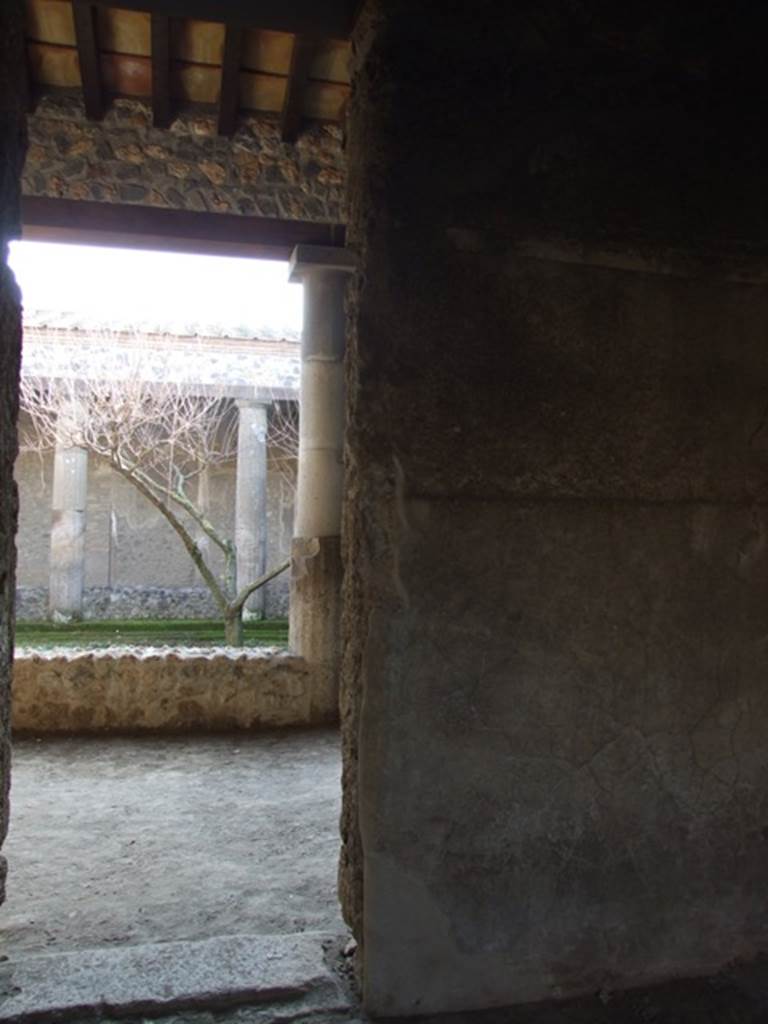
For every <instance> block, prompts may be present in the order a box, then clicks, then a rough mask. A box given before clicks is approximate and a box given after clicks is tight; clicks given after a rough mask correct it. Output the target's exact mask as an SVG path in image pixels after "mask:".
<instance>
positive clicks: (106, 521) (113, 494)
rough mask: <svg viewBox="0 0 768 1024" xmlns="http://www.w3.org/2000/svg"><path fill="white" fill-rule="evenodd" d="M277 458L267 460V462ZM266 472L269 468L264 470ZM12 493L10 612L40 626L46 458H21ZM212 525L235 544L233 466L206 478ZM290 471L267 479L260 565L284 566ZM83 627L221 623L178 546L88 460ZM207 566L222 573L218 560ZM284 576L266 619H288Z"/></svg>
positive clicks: (47, 504)
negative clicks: (15, 496)
mask: <svg viewBox="0 0 768 1024" xmlns="http://www.w3.org/2000/svg"><path fill="white" fill-rule="evenodd" d="M274 454H275V453H274V450H273V449H270V450H269V453H268V458H269V455H272V456H273V457H274ZM268 465H269V462H268ZM15 475H16V480H17V481H18V485H19V500H20V511H19V532H18V539H17V546H18V574H17V608H16V613H17V617H18V618H19V619H40V618H46V617H47V615H48V609H47V588H48V573H49V557H50V533H51V514H52V513H51V493H52V475H53V458H52V456H46V457H44V458H42V459H41V458H40V457H39V456H37V455H35V454H32V453H22V454H20V455H19V457H18V459H17V460H16V466H15ZM210 494H211V515H212V521H213V522H214V523H215V524H216V525H217V526H219V527H220V528H221V529H222V530H223V531H224V532H225V535H226V536H229V537H232V536H234V507H235V465H234V463H228V464H226V465H224V466H221V467H219V468H218V469H217V470H215V471H212V472H211V481H210ZM293 500H294V487H293V470H291V471H290V472H289V473H288V474H287V475H286V473H285V472H283V471H281V470H278V469H277V467H276V463H275V461H274V458H273V459H272V465H271V468H270V469H269V470H268V474H267V566H268V568H271V567H272V566H274V565H277V564H278V563H279V562H281V561H283V560H285V559H286V558H288V557H289V554H290V549H291V535H292V529H293ZM85 538H86V539H85V548H86V561H85V587H86V590H85V595H84V609H83V610H84V615H85V617H86V618H93V619H108V618H129V619H130V618H166V619H173V618H185V617H190V618H218V616H219V612H218V610H217V609H216V607H215V605H214V603H213V601H212V599H211V598H210V595H209V591H208V590H207V588H206V587H205V586H204V585H203V584H202V582H201V580H200V578H199V576H198V574H197V571H196V570H195V568H194V566H193V564H192V562H191V560H190V558H189V556H188V555H187V553H186V551H185V550H184V548H183V546H182V544H181V541H180V540H179V539H178V537H177V536H176V534H175V533H174V532H173V530H172V529H171V527H170V526H169V525H168V523H167V522H166V520H165V519H164V518H163V517H162V516H161V514H160V513H159V512H158V511H157V510H156V509H155V508H153V507H152V506H151V505H150V504H149V503H148V502H147V501H146V499H145V498H143V497H142V495H141V494H139V492H138V491H137V490H136V489H135V488H134V487H132V486H131V484H130V483H129V482H128V481H126V480H124V479H122V478H121V477H118V476H117V475H116V474H115V473H114V472H113V471H112V470H111V469H110V468H109V467H108V466H105V465H102V464H100V463H99V462H97V461H96V460H95V459H91V460H90V461H89V466H88V505H87V511H86V534H85ZM210 563H211V564H212V565H213V567H214V568H215V570H216V571H217V572H219V573H221V572H222V571H223V564H222V559H221V557H219V552H218V551H215V550H214V551H211V552H210ZM288 592H289V581H288V574H287V573H283V574H282V576H279V577H277V578H276V579H275V580H272V581H271V582H270V583H268V584H267V586H266V590H265V599H266V614H267V616H268V617H269V618H281V617H285V616H286V615H287V614H288Z"/></svg>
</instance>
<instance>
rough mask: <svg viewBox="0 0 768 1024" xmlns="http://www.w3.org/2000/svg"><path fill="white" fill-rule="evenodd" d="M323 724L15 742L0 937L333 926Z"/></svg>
mask: <svg viewBox="0 0 768 1024" xmlns="http://www.w3.org/2000/svg"><path fill="white" fill-rule="evenodd" d="M339 776H340V765H339V750H338V737H337V735H336V734H335V733H334V732H318V731H312V732H301V733H297V732H288V733H285V732H284V733H279V734H272V735H267V736H254V737H247V736H243V735H240V736H235V737H221V738H214V739H203V738H200V739H168V738H155V739H136V740H128V739H117V740H115V739H111V740H109V741H103V740H84V739H81V740H55V741H53V740H45V741H41V742H35V741H19V742H17V743H15V744H14V764H13V776H12V778H13V784H12V792H11V800H12V812H11V832H10V835H9V838H8V841H7V844H6V846H5V849H4V852H5V853H6V854H7V856H8V860H9V878H8V900H7V903H6V904H5V906H4V907H3V908H2V910H0V948H1V949H2V952H3V953H5V954H6V955H8V956H10V957H11V958H13V959H16V958H18V957H19V956H21V955H27V954H29V953H41V952H54V951H68V950H75V949H86V948H89V947H97V946H103V945H120V944H140V943H157V942H166V941H170V940H188V939H204V938H209V937H213V936H220V935H235V934H251V935H253V934H274V933H295V932H304V931H323V932H344V930H345V929H344V925H343V923H342V921H341V918H340V915H339V912H338V908H337V902H336V893H335V887H336V860H337V855H338V846H339V839H338V816H339V788H340V787H339Z"/></svg>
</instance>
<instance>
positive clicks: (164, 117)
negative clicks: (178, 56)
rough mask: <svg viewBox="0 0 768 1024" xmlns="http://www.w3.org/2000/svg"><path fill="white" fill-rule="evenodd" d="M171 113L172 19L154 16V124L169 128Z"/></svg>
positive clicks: (161, 15)
mask: <svg viewBox="0 0 768 1024" xmlns="http://www.w3.org/2000/svg"><path fill="white" fill-rule="evenodd" d="M172 118H173V115H172V111H171V19H170V18H168V17H166V16H165V15H164V14H153V15H152V123H153V124H154V126H155V128H167V127H168V126H169V125H170V123H171V120H172Z"/></svg>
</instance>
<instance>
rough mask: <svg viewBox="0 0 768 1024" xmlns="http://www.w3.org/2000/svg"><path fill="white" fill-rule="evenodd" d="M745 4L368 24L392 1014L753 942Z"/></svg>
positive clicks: (366, 248) (376, 820)
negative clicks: (720, 9)
mask: <svg viewBox="0 0 768 1024" xmlns="http://www.w3.org/2000/svg"><path fill="white" fill-rule="evenodd" d="M746 10H747V8H746V7H743V6H742V7H740V8H739V11H740V14H739V18H738V19H737V18H730V17H729V18H728V21H727V27H728V31H727V32H726V31H723V29H724V25H725V23H724V22H723V23H721V22H720V21H719V20H718V18H717V17H715V14H716V11H715V8H711V7H708V8H706V10H705V9H704V8H700V9H699V11H698V16H697V17H696V18H695V19H693V23H692V20H691V18H690V17H689V14H690V11H689V9H688V8H687V6H685V5H683V6H681V7H679V8H674V10H673V8H671V7H670V5H669V4H667V3H664V2H662V0H652V2H650V3H648V2H644V3H642V4H640V3H637V4H635V3H628V4H620V5H616V4H614V5H606V4H601V3H597V2H591V0H586V2H585V3H581V4H578V5H571V4H541V3H539V2H538V0H536V2H533V0H530V2H528V0H526V2H523V3H516V4H499V3H497V2H496V0H478V2H476V3H475V4H473V6H472V16H471V18H468V17H467V12H466V5H463V4H445V3H443V2H438V0H430V2H426V3H423V4H413V3H412V2H410V0H369V2H368V3H367V4H366V13H365V14H364V16H363V19H362V20H361V22H360V25H359V27H358V31H357V36H356V40H355V53H356V69H355V75H354V79H353V95H352V105H351V110H350V121H349V185H350V196H349V199H350V212H351V222H350V228H349V238H350V243H351V245H352V246H353V247H354V248H355V249H356V250H357V252H358V254H359V271H358V273H357V275H356V280H355V286H354V291H353V294H352V297H351V303H350V312H351V336H350V349H349V365H348V390H349V407H348V422H349V427H348V446H347V466H348V473H347V487H346V495H347V497H346V507H345V537H344V547H345V551H344V555H345V567H346V582H345V612H344V637H343V649H344V658H345V666H344V680H343V686H344V693H343V698H342V699H343V704H342V714H343V727H344V735H345V740H344V746H345V768H344V787H345V813H344V822H343V832H344V842H345V853H344V858H343V861H342V893H343V895H344V900H345V907H346V913H347V915H348V919H349V920H350V921H351V923H352V924H353V926H354V928H355V931H356V933H357V935H358V937H359V939H360V940H361V943H362V966H363V977H364V992H365V1000H366V1003H367V1007H368V1009H369V1010H370V1011H371V1012H372V1013H373V1015H375V1016H379V1015H381V1016H390V1015H392V1016H397V1015H399V1014H416V1013H430V1012H438V1013H442V1012H445V1011H449V1010H460V1009H462V1008H466V1007H477V1006H482V1005H489V1004H505V1003H522V1002H528V1001H534V1000H542V999H550V998H563V997H566V996H568V995H572V994H576V993H585V992H601V991H602V992H610V991H611V990H614V989H620V988H628V987H632V986H636V985H642V984H644V983H649V982H654V981H660V980H663V979H669V978H674V977H680V976H683V977H685V976H694V975H699V974H707V973H708V972H712V973H714V972H716V971H717V970H718V969H719V968H720V967H722V966H723V965H724V964H726V963H728V962H730V961H732V960H734V958H745V959H749V958H752V957H754V956H756V955H758V954H759V953H761V952H762V953H766V952H768V858H767V857H766V836H767V835H768V797H767V794H768V689H767V688H766V678H767V674H768V645H767V644H766V609H767V608H768V544H767V543H766V537H767V536H768V508H766V495H768V486H767V485H768V430H767V429H766V416H765V407H766V395H768V347H767V346H766V337H765V325H766V322H768V295H767V294H766V289H765V282H766V280H768V258H766V257H767V254H766V249H765V242H766V238H768V207H766V201H765V194H766V190H765V160H764V154H763V152H762V145H761V143H762V138H763V136H764V132H763V131H762V121H763V108H764V103H765V81H764V71H763V68H764V62H763V59H762V54H761V52H760V49H759V45H760V44H759V43H756V42H755V40H758V39H761V38H762V32H761V31H759V30H758V25H757V24H750V23H749V21H748V19H747V18H746V16H745V11H746ZM510 41H514V47H515V48H514V49H511V48H510ZM745 55H751V57H750V58H749V59H746V58H745ZM456 68H460V69H461V74H455V73H454V71H455V69H456ZM601 1013H602V1008H601Z"/></svg>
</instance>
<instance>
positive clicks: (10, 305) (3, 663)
mask: <svg viewBox="0 0 768 1024" xmlns="http://www.w3.org/2000/svg"><path fill="white" fill-rule="evenodd" d="M23 26H24V21H23V11H22V4H21V0H8V2H7V3H3V4H2V5H1V6H0V847H2V844H3V841H4V839H5V836H6V833H7V830H8V791H9V788H10V781H11V732H10V726H11V723H10V690H11V659H12V657H13V594H14V571H15V561H16V555H15V545H14V534H15V532H16V511H17V499H16V485H15V484H14V482H13V462H14V459H15V457H16V445H17V439H16V415H17V410H18V377H19V363H20V359H21V306H20V297H19V291H18V288H17V287H16V282H15V280H14V278H13V274H12V273H11V271H10V269H9V268H8V262H7V261H8V242H9V240H10V239H11V238H15V237H17V236H18V233H19V176H20V173H21V164H22V161H23V159H24V148H25V108H26V99H25V96H24V82H25V80H26V79H25V71H24V50H23ZM6 868H7V865H6V861H5V858H4V857H2V856H0V903H2V902H3V900H4V898H5V877H6Z"/></svg>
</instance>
